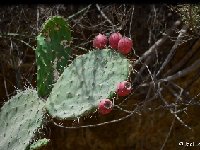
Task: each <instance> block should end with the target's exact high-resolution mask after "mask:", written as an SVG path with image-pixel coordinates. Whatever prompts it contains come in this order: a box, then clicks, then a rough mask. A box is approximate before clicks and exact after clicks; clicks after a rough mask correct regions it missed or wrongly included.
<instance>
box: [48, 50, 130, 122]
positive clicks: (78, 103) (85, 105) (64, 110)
mask: <svg viewBox="0 0 200 150" xmlns="http://www.w3.org/2000/svg"><path fill="white" fill-rule="evenodd" d="M129 66H130V62H129V60H128V59H126V58H125V57H124V56H122V55H121V54H119V53H117V52H115V51H113V50H109V49H104V50H94V51H90V52H89V53H88V54H85V55H82V56H79V57H77V58H76V59H75V60H74V61H73V62H72V64H70V65H69V67H67V68H66V69H65V70H64V72H63V74H62V75H61V77H60V78H59V79H58V81H57V82H56V83H55V84H54V87H53V89H52V93H51V94H50V96H49V98H48V99H47V103H46V108H47V110H48V112H49V114H50V115H52V116H53V117H56V118H58V119H74V118H76V117H80V116H83V115H85V114H87V113H90V112H92V111H94V109H96V108H97V105H98V103H99V101H100V100H101V99H103V98H108V97H109V96H110V95H111V94H112V93H113V92H115V90H116V87H117V84H118V83H119V82H121V81H124V80H126V79H127V78H128V75H129V72H130V70H129V69H130V68H129Z"/></svg>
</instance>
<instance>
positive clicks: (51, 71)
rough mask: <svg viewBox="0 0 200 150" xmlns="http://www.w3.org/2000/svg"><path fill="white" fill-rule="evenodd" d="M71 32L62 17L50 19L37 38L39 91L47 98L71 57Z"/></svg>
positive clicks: (39, 93)
mask: <svg viewBox="0 0 200 150" xmlns="http://www.w3.org/2000/svg"><path fill="white" fill-rule="evenodd" d="M70 42H71V30H70V27H69V24H68V22H67V21H66V20H65V19H64V18H62V17H60V16H54V17H51V18H49V19H48V20H47V21H46V22H45V23H44V24H43V27H42V30H41V32H40V34H39V35H38V36H37V48H36V63H37V90H38V95H39V96H41V97H46V96H48V95H49V93H50V92H51V89H52V84H53V83H55V81H56V80H57V78H58V77H59V75H60V74H62V72H63V71H64V67H65V66H67V63H68V61H69V58H70V56H71V48H70Z"/></svg>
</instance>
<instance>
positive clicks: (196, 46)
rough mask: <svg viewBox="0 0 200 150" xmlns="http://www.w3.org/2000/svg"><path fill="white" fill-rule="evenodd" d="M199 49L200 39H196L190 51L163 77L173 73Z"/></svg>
mask: <svg viewBox="0 0 200 150" xmlns="http://www.w3.org/2000/svg"><path fill="white" fill-rule="evenodd" d="M199 48H200V39H198V40H197V41H196V42H195V44H194V45H193V46H192V49H191V50H189V51H188V53H187V54H186V55H185V57H183V58H182V59H181V60H180V62H179V63H177V64H175V65H174V67H173V68H172V69H170V70H168V71H167V73H166V74H165V75H164V77H166V76H169V75H170V74H173V73H175V72H176V71H178V69H180V67H181V66H183V65H184V64H185V63H186V62H187V61H188V60H189V59H190V58H191V57H192V55H193V54H194V53H195V52H196V51H197V50H198V49H199Z"/></svg>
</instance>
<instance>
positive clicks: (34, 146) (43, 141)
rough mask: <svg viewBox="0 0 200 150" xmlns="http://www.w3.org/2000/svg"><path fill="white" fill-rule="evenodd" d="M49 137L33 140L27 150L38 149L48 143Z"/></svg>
mask: <svg viewBox="0 0 200 150" xmlns="http://www.w3.org/2000/svg"><path fill="white" fill-rule="evenodd" d="M49 141H50V140H49V139H46V138H44V139H39V140H38V141H37V142H34V143H33V144H31V145H30V148H29V150H39V149H41V148H42V147H44V146H46V145H47V144H48V143H49Z"/></svg>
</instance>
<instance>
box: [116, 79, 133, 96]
mask: <svg viewBox="0 0 200 150" xmlns="http://www.w3.org/2000/svg"><path fill="white" fill-rule="evenodd" d="M130 93H131V83H130V82H128V81H123V82H120V83H119V84H118V85H117V95H118V96H127V95H128V94H130Z"/></svg>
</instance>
